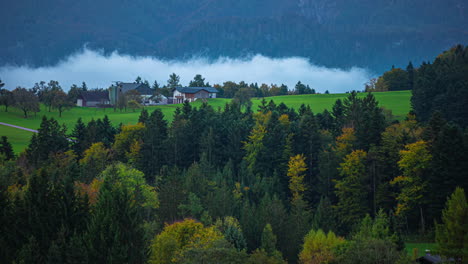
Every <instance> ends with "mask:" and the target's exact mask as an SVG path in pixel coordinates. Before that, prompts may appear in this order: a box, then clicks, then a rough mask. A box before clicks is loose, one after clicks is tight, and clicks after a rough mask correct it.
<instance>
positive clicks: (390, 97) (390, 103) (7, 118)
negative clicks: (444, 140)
mask: <svg viewBox="0 0 468 264" xmlns="http://www.w3.org/2000/svg"><path fill="white" fill-rule="evenodd" d="M366 95H367V94H366V93H360V94H359V97H364V96H366ZM374 95H375V97H376V99H377V101H378V102H379V105H380V106H383V107H385V108H386V109H390V110H392V113H393V115H394V116H395V118H396V119H398V120H402V119H404V117H405V116H406V114H407V113H408V111H409V110H410V97H411V91H396V92H380V93H374ZM347 96H348V94H314V95H287V96H275V97H266V98H265V100H267V101H270V100H273V101H274V102H275V103H276V104H280V103H281V102H283V103H285V104H286V105H287V106H288V107H293V108H295V109H296V110H297V109H299V107H300V105H301V104H305V105H310V107H311V108H312V110H313V112H314V113H320V112H323V111H324V110H325V109H327V110H331V108H332V106H333V104H334V103H335V101H336V100H337V99H344V98H346V97H347ZM230 101H231V99H224V98H216V99H209V100H208V103H209V104H210V105H212V106H213V107H214V108H215V109H218V108H223V107H224V105H225V104H226V103H227V102H230ZM261 101H262V98H254V99H253V100H252V104H253V109H257V108H258V106H259V105H260V104H261ZM201 104H202V102H201V101H196V102H194V103H193V106H196V107H199V106H200V105H201ZM180 106H181V104H174V105H161V106H149V107H146V109H147V110H148V111H149V112H151V111H153V109H156V108H159V109H161V110H162V112H163V113H164V116H165V117H166V119H167V120H168V121H172V118H173V114H174V111H175V109H176V108H177V107H180ZM44 115H45V116H47V117H48V118H51V117H53V118H55V119H57V120H58V121H59V122H60V123H61V124H64V125H66V127H67V129H68V131H69V132H70V131H71V129H73V127H74V126H75V124H76V121H77V120H78V118H80V117H81V118H82V120H83V122H85V123H87V122H89V121H91V119H98V118H103V117H104V116H105V115H107V116H108V117H109V119H110V120H111V122H112V124H113V125H118V124H120V123H122V124H134V123H136V122H137V120H138V116H139V115H140V110H137V111H135V112H133V111H132V110H128V111H127V112H120V111H119V110H117V111H114V109H112V108H107V109H105V108H88V107H74V108H72V109H70V110H69V111H65V112H63V113H62V117H59V116H58V112H57V111H52V112H48V110H47V108H46V107H45V106H43V105H42V106H41V112H39V113H37V115H36V116H35V115H34V114H32V115H31V116H29V117H28V118H24V117H23V113H22V112H21V111H19V110H18V109H16V108H13V107H10V108H9V109H8V112H4V111H3V108H2V109H1V110H0V122H4V123H8V124H13V125H17V126H22V127H26V128H31V129H38V128H39V126H40V124H41V120H42V117H43V116H44ZM14 130H17V133H15V132H14ZM0 136H8V140H9V141H10V142H11V144H12V145H13V148H14V149H15V152H16V153H18V152H20V151H21V150H23V149H24V148H25V147H26V146H27V144H28V143H29V139H30V138H31V132H26V131H19V129H14V128H7V127H5V126H0ZM25 142H26V143H25Z"/></svg>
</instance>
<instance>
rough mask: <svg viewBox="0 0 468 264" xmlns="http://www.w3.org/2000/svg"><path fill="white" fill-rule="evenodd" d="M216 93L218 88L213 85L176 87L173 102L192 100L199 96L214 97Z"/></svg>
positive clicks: (199, 97)
mask: <svg viewBox="0 0 468 264" xmlns="http://www.w3.org/2000/svg"><path fill="white" fill-rule="evenodd" d="M216 93H218V90H216V88H213V87H176V88H175V89H174V97H173V103H174V104H180V103H183V102H184V101H189V102H194V101H196V100H197V99H201V98H205V99H207V98H216Z"/></svg>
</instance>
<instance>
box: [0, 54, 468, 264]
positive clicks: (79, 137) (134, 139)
mask: <svg viewBox="0 0 468 264" xmlns="http://www.w3.org/2000/svg"><path fill="white" fill-rule="evenodd" d="M410 76H411V78H409V77H408V75H406V79H405V81H409V82H410V83H409V84H408V87H411V88H412V90H413V96H412V99H411V102H412V108H413V111H412V112H410V113H408V115H407V117H406V118H405V119H404V120H402V121H397V120H394V118H392V116H391V114H390V113H389V112H388V111H385V110H384V109H382V108H381V107H380V106H379V104H378V102H377V101H376V100H375V98H374V96H373V94H372V93H369V94H367V96H365V97H358V96H357V92H352V93H350V94H349V95H348V97H347V98H346V99H344V100H337V101H336V102H335V104H334V105H333V108H332V110H331V111H327V110H325V111H324V112H321V113H313V112H312V111H311V109H310V107H309V106H304V105H302V106H301V107H300V108H299V109H292V108H289V107H288V106H287V105H285V104H282V103H281V104H276V103H275V102H274V101H265V100H264V101H263V102H262V104H261V106H260V107H259V109H258V111H257V109H251V108H250V107H249V104H242V105H239V104H238V103H237V102H236V101H235V100H234V101H232V102H231V103H228V104H226V105H225V106H224V108H222V109H214V108H213V107H211V106H210V105H209V104H203V105H202V106H201V107H199V108H195V107H193V106H191V105H190V104H189V103H187V102H186V103H184V104H183V105H182V106H181V107H180V108H178V109H177V110H176V112H175V114H174V118H173V120H172V121H171V122H168V121H167V120H166V119H165V117H164V115H163V114H162V112H161V111H160V110H159V109H156V110H154V111H147V110H145V109H143V110H142V111H141V114H140V117H139V119H138V120H135V123H136V124H134V125H122V124H113V123H111V121H110V120H109V119H108V118H107V117H105V118H103V119H98V120H93V121H91V122H88V123H84V122H82V120H81V119H79V118H78V120H77V122H76V125H75V126H74V127H73V128H72V129H71V131H72V132H71V133H67V132H66V131H67V129H66V128H64V127H63V126H60V125H59V123H58V122H57V121H56V120H54V119H47V118H45V117H44V118H43V120H42V123H41V127H40V129H39V130H38V133H37V134H34V136H33V137H32V138H31V141H30V144H29V146H28V148H27V149H26V150H25V151H24V152H22V153H21V154H19V155H14V153H13V151H12V148H11V145H10V144H9V142H8V139H7V138H5V137H4V138H2V140H1V141H0V147H1V148H0V153H1V154H0V164H1V166H0V204H1V206H0V210H1V212H0V234H1V235H0V262H1V263H286V262H287V263H414V258H413V257H412V256H411V255H410V254H408V253H407V252H406V251H405V250H404V248H405V244H404V242H405V240H406V239H408V238H410V237H422V238H424V239H428V240H430V241H435V242H436V243H437V249H436V252H437V254H439V255H441V256H443V257H444V258H447V259H451V260H452V261H455V262H456V263H466V262H467V261H468V223H467V219H468V204H467V201H466V194H465V193H466V190H468V130H467V125H468V121H467V118H468V113H467V112H466V111H467V110H466V109H467V108H466V102H467V98H468V79H467V78H468V48H467V47H463V46H456V47H454V48H452V49H451V50H449V51H446V52H444V53H443V54H441V55H439V56H438V57H437V58H436V59H435V61H434V62H432V63H429V62H428V63H423V64H422V65H421V66H419V67H415V68H414V69H413V68H411V75H410Z"/></svg>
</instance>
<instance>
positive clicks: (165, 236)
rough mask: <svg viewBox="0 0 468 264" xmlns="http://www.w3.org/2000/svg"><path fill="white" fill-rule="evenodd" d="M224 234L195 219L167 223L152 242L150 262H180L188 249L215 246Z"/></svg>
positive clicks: (161, 263) (160, 263)
mask: <svg viewBox="0 0 468 264" xmlns="http://www.w3.org/2000/svg"><path fill="white" fill-rule="evenodd" d="M223 239H224V238H223V235H222V234H221V232H220V231H219V230H218V229H216V228H215V227H204V226H203V224H202V223H199V222H196V221H195V220H193V219H185V220H184V221H182V222H176V223H174V224H172V225H166V226H165V227H164V230H163V231H162V232H161V233H160V234H159V235H157V236H156V237H155V238H154V240H153V242H152V243H151V248H150V249H151V255H150V259H149V263H151V264H167V263H178V262H179V261H180V260H181V259H184V254H185V253H186V252H187V251H190V250H194V249H206V250H208V249H209V248H212V247H214V246H215V243H216V242H217V241H219V240H223Z"/></svg>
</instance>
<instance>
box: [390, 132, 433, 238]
mask: <svg viewBox="0 0 468 264" xmlns="http://www.w3.org/2000/svg"><path fill="white" fill-rule="evenodd" d="M431 160H432V155H431V153H430V151H429V147H428V144H427V143H426V142H425V141H423V140H420V141H417V142H415V143H412V144H408V145H406V146H405V149H404V150H402V151H400V160H399V161H398V166H399V167H400V169H401V171H402V172H403V175H401V176H398V177H396V178H394V179H393V180H392V181H391V184H393V185H397V186H398V187H399V193H398V196H397V197H396V200H397V202H398V204H397V208H396V212H395V214H396V215H397V216H405V215H406V214H408V213H409V212H410V211H411V210H413V209H414V208H415V207H419V211H420V216H421V228H422V229H423V230H424V216H423V210H422V204H421V200H422V198H423V196H424V189H425V186H426V181H425V180H424V177H423V175H424V173H425V171H426V169H427V168H428V167H429V165H430V162H431Z"/></svg>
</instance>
